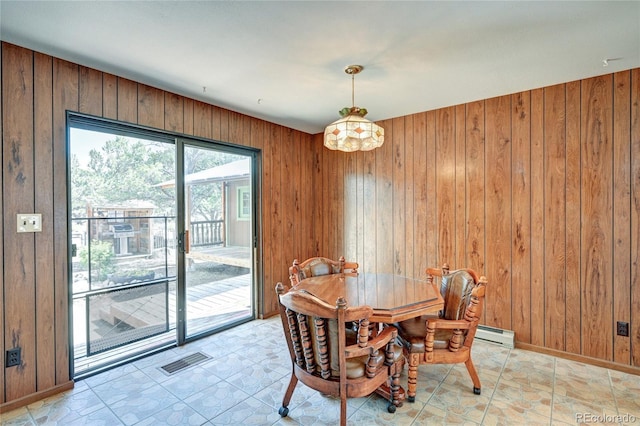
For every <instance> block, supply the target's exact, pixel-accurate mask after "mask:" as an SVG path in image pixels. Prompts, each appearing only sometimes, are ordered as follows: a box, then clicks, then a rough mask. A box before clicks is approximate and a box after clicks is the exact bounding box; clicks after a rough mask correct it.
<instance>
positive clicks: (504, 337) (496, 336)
mask: <svg viewBox="0 0 640 426" xmlns="http://www.w3.org/2000/svg"><path fill="white" fill-rule="evenodd" d="M476 339H480V340H484V341H486V342H489V343H495V344H496V345H501V346H504V347H505V348H513V346H514V340H515V339H514V334H513V331H511V330H502V329H500V328H493V327H487V326H486V325H479V326H478V331H476Z"/></svg>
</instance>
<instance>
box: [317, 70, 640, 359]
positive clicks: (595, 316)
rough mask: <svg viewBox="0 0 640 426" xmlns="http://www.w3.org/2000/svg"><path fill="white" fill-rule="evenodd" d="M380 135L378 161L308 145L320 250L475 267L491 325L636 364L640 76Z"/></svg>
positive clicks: (451, 112) (535, 94)
mask: <svg viewBox="0 0 640 426" xmlns="http://www.w3.org/2000/svg"><path fill="white" fill-rule="evenodd" d="M379 124H381V125H382V126H383V127H384V129H385V144H384V145H383V146H382V147H381V148H380V149H377V150H375V151H369V152H359V153H355V154H350V155H345V154H342V153H336V152H332V151H328V150H325V149H323V148H322V135H316V136H314V137H315V143H313V144H312V147H313V148H312V149H313V150H314V151H313V152H314V156H315V160H314V170H313V172H314V179H317V183H316V182H314V187H315V188H322V189H321V190H320V189H319V190H318V191H317V192H316V200H315V202H314V205H316V206H324V208H323V209H322V210H321V209H318V211H314V213H313V214H314V226H315V228H314V229H316V244H317V246H318V251H319V252H321V253H326V254H327V255H330V256H333V257H336V256H339V255H344V256H345V257H346V258H348V259H352V260H356V261H358V262H359V263H360V264H361V270H363V271H367V270H375V271H381V272H395V273H399V274H405V275H409V276H415V277H424V270H425V268H426V267H427V266H438V265H441V264H442V263H443V262H448V263H449V264H450V265H451V266H452V267H454V268H455V267H471V268H474V269H475V270H477V271H479V272H480V273H481V274H484V275H486V276H487V277H488V279H489V285H488V287H487V298H486V300H487V305H486V309H485V312H484V318H483V322H484V323H485V324H487V325H490V326H494V327H499V328H504V329H510V330H514V331H515V334H516V339H517V341H519V342H523V343H526V344H531V345H535V346H539V347H542V348H548V349H551V350H559V351H563V352H567V353H570V354H578V355H581V356H585V357H591V358H596V359H598V360H602V361H608V362H615V363H619V364H622V365H626V366H633V367H640V274H639V263H640V229H639V226H638V223H639V220H640V69H634V70H631V71H625V72H619V73H615V74H609V75H604V76H600V77H596V78H589V79H585V80H582V81H576V82H570V83H566V84H560V85H556V86H551V87H545V88H541V89H536V90H531V91H526V92H522V93H516V94H512V95H507V96H501V97H498V98H493V99H487V100H483V101H478V102H471V103H468V104H464V105H458V106H453V107H449V108H443V109H439V110H436V111H429V112H424V113H419V114H414V115H409V116H404V117H398V118H394V119H389V120H385V121H382V122H380V123H379ZM617 321H623V322H628V323H630V332H631V335H630V336H629V337H621V336H617V335H616V322H617Z"/></svg>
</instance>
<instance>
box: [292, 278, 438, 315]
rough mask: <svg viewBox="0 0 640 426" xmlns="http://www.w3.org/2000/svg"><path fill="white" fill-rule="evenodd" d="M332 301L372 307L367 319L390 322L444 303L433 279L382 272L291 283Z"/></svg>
mask: <svg viewBox="0 0 640 426" xmlns="http://www.w3.org/2000/svg"><path fill="white" fill-rule="evenodd" d="M294 289H295V290H298V291H306V292H308V293H310V294H312V295H314V296H315V297H317V298H319V299H321V300H322V301H324V302H326V303H328V304H331V305H335V303H336V300H338V298H340V297H343V298H344V299H345V300H346V301H347V306H348V307H349V306H362V305H367V306H371V308H373V315H372V316H371V318H370V321H372V322H377V323H384V324H391V323H394V322H397V321H404V320H407V319H410V318H415V317H419V316H421V315H427V314H434V313H436V312H437V311H439V310H441V309H442V308H443V307H444V300H443V299H442V296H441V295H440V289H439V288H438V287H437V285H436V284H435V283H429V282H427V281H426V280H420V279H416V278H408V277H403V276H399V275H394V274H384V273H360V272H358V273H343V274H330V275H319V276H316V277H309V278H306V279H304V280H302V281H300V283H299V284H298V285H296V286H295V287H294Z"/></svg>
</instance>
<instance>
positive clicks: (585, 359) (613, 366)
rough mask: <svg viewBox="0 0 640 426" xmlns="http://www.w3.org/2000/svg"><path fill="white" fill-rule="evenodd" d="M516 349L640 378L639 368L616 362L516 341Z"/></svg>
mask: <svg viewBox="0 0 640 426" xmlns="http://www.w3.org/2000/svg"><path fill="white" fill-rule="evenodd" d="M516 348H517V349H524V350H527V351H532V352H538V353H541V354H545V355H551V356H555V357H558V358H563V359H568V360H570V361H577V362H581V363H583V364H589V365H595V366H597V367H603V368H608V369H610V370H616V371H622V372H623V373H628V374H634V375H636V376H640V367H632V366H630V365H624V364H620V363H617V362H612V361H605V360H602V359H598V358H592V357H589V356H584V355H578V354H572V353H569V352H563V351H559V350H557V349H549V348H543V347H541V346H536V345H532V344H530V343H523V342H518V341H516Z"/></svg>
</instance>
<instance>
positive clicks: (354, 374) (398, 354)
mask: <svg viewBox="0 0 640 426" xmlns="http://www.w3.org/2000/svg"><path fill="white" fill-rule="evenodd" d="M393 346H394V347H393V362H394V363H395V362H398V361H399V360H400V358H402V356H403V355H402V346H398V345H393ZM384 359H385V352H384V348H382V349H380V350H379V351H378V354H377V355H376V357H375V358H374V365H375V369H376V370H378V369H379V368H381V367H382V366H383V365H384ZM368 360H369V356H368V355H364V356H359V357H357V358H350V359H348V360H347V378H349V379H357V378H358V377H363V376H364V375H365V373H366V371H367V368H366V365H367V361H368Z"/></svg>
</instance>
